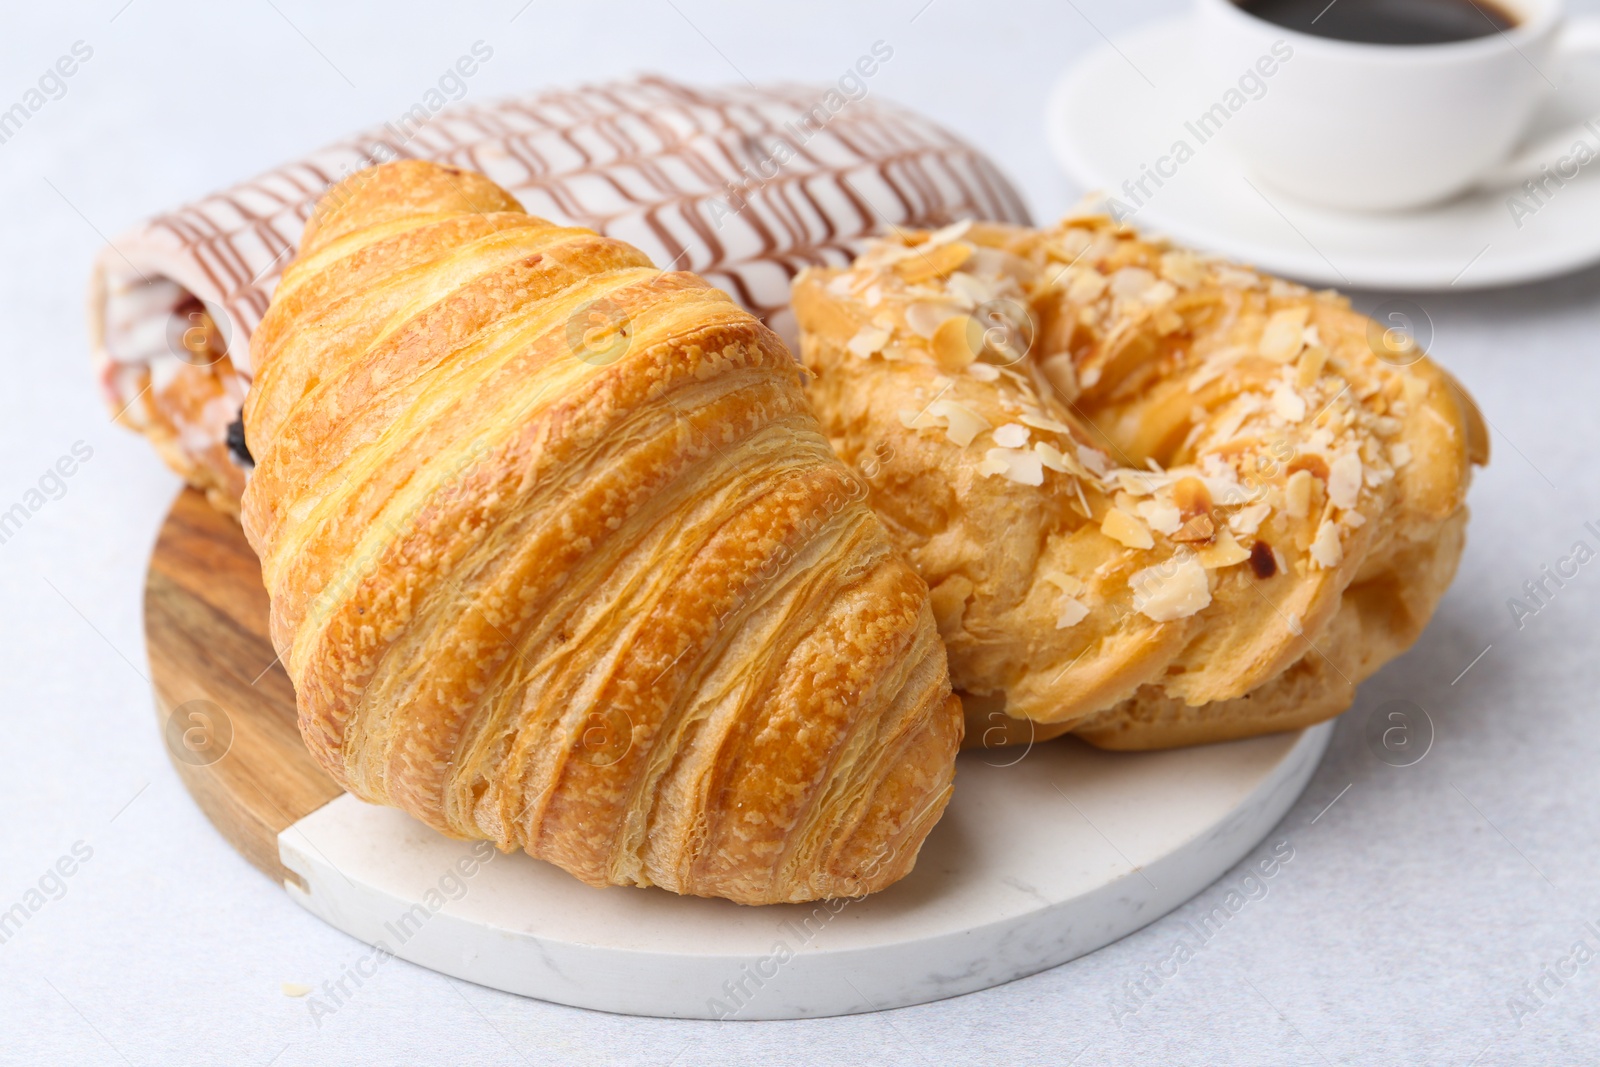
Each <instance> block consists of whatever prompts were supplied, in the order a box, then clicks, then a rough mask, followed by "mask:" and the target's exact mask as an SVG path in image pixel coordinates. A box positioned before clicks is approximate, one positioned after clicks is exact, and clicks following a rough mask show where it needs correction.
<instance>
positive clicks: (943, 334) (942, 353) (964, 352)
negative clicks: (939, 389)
mask: <svg viewBox="0 0 1600 1067" xmlns="http://www.w3.org/2000/svg"><path fill="white" fill-rule="evenodd" d="M975 325H976V323H975V322H974V320H973V319H972V317H971V316H969V315H962V314H956V315H953V316H951V317H950V318H947V319H945V320H944V321H943V322H941V323H940V324H939V326H938V327H937V328H936V329H935V330H934V332H933V358H934V360H935V361H936V362H937V363H938V364H939V366H941V367H943V368H944V369H945V370H949V371H957V370H960V369H961V368H963V367H966V366H970V365H971V364H972V362H973V361H974V360H976V359H977V358H978V354H977V352H975V351H973V347H972V341H973V335H974V334H975V333H976V332H977V331H976V330H975V328H974V327H975Z"/></svg>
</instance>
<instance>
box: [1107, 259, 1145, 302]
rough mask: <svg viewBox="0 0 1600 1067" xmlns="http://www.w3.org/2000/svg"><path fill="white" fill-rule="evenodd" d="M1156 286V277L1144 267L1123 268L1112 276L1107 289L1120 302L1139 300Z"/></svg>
mask: <svg viewBox="0 0 1600 1067" xmlns="http://www.w3.org/2000/svg"><path fill="white" fill-rule="evenodd" d="M1154 284H1156V276H1155V275H1154V274H1152V273H1150V272H1149V271H1148V270H1146V269H1145V268H1143V267H1123V268H1121V269H1119V270H1118V271H1117V272H1116V273H1114V274H1112V275H1111V279H1110V282H1109V284H1108V285H1107V288H1109V289H1110V290H1111V295H1112V296H1114V297H1116V298H1117V299H1119V300H1137V299H1139V298H1140V297H1141V296H1143V295H1144V293H1145V291H1146V290H1147V289H1149V288H1150V287H1151V286H1152V285H1154Z"/></svg>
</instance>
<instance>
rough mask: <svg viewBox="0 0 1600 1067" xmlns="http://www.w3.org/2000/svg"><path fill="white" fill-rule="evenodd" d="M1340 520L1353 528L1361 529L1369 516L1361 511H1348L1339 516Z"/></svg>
mask: <svg viewBox="0 0 1600 1067" xmlns="http://www.w3.org/2000/svg"><path fill="white" fill-rule="evenodd" d="M1339 521H1340V522H1342V523H1344V524H1345V525H1346V526H1348V527H1350V529H1352V530H1359V529H1361V527H1363V526H1365V525H1366V524H1367V517H1366V516H1365V515H1363V514H1361V512H1359V511H1347V512H1345V513H1344V514H1343V515H1340V516H1339Z"/></svg>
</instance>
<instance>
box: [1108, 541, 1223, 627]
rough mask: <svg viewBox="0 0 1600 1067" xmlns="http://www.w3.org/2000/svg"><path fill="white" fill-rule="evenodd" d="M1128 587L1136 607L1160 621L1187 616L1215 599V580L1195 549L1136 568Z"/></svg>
mask: <svg viewBox="0 0 1600 1067" xmlns="http://www.w3.org/2000/svg"><path fill="white" fill-rule="evenodd" d="M1128 587H1129V588H1130V589H1132V590H1133V609H1134V610H1135V611H1137V612H1139V613H1140V614H1141V615H1144V616H1145V617H1146V618H1150V619H1154V620H1155V621H1156V622H1172V621H1173V620H1175V619H1186V618H1188V617H1189V616H1190V615H1193V614H1194V613H1195V612H1197V611H1199V610H1200V609H1201V608H1204V607H1205V606H1206V605H1207V604H1209V603H1211V581H1210V579H1209V578H1208V577H1207V576H1206V569H1205V568H1204V567H1203V566H1201V565H1200V561H1199V560H1198V559H1196V558H1195V555H1194V553H1192V552H1191V553H1189V554H1188V555H1187V556H1183V557H1179V556H1174V557H1173V558H1172V559H1169V560H1165V561H1163V562H1161V563H1157V564H1155V565H1154V566H1150V567H1146V568H1145V569H1144V570H1142V571H1136V572H1135V573H1134V575H1133V576H1132V577H1131V578H1129V579H1128Z"/></svg>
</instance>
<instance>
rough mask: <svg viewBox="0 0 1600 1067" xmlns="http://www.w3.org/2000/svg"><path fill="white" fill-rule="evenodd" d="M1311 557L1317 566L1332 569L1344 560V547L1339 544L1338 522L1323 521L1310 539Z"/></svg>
mask: <svg viewBox="0 0 1600 1067" xmlns="http://www.w3.org/2000/svg"><path fill="white" fill-rule="evenodd" d="M1310 554H1311V558H1312V559H1313V560H1314V561H1316V563H1317V565H1318V566H1321V567H1324V568H1326V569H1328V570H1332V569H1333V568H1335V567H1337V566H1338V565H1339V564H1340V563H1342V562H1344V547H1343V546H1342V545H1340V544H1339V524H1338V523H1336V522H1326V521H1325V522H1323V524H1322V525H1321V526H1318V527H1317V536H1316V537H1314V538H1312V540H1311V548H1310Z"/></svg>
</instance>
